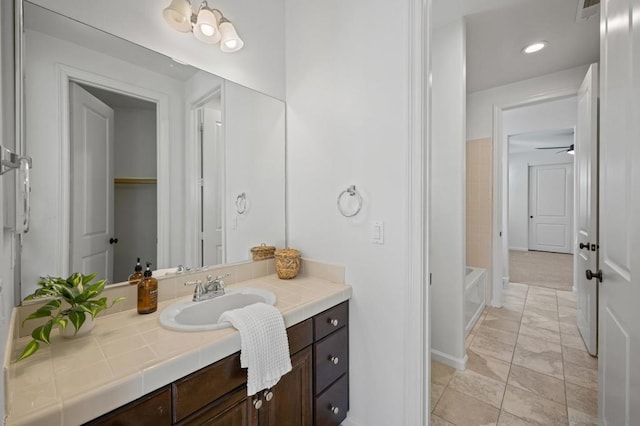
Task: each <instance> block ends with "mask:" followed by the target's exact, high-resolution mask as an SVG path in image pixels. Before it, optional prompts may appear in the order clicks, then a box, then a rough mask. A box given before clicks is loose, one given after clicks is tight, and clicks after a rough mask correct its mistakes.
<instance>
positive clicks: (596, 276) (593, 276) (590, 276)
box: [585, 269, 602, 282]
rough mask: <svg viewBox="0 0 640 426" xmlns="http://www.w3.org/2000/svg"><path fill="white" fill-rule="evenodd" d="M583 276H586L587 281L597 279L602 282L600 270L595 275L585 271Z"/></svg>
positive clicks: (589, 270)
mask: <svg viewBox="0 0 640 426" xmlns="http://www.w3.org/2000/svg"><path fill="white" fill-rule="evenodd" d="M585 275H586V276H587V279H588V280H592V279H594V278H597V279H598V281H600V282H602V269H598V272H596V273H595V274H594V273H593V272H591V269H587V270H586V271H585Z"/></svg>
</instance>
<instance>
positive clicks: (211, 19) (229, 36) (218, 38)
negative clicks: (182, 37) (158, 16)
mask: <svg viewBox="0 0 640 426" xmlns="http://www.w3.org/2000/svg"><path fill="white" fill-rule="evenodd" d="M163 16H164V18H165V20H166V21H167V23H168V24H169V25H170V26H171V27H172V28H173V29H175V30H177V31H180V32H183V33H188V32H191V33H193V35H194V36H195V37H196V38H197V39H198V40H200V41H201V42H203V43H208V44H218V43H220V50H222V51H223V52H227V53H231V52H237V51H238V50H240V49H242V47H243V46H244V42H243V41H242V39H241V38H240V37H239V36H238V33H237V32H236V30H235V28H234V26H233V24H232V23H231V21H229V20H228V19H227V18H225V16H224V15H223V14H222V12H221V11H220V9H215V8H212V7H210V6H209V3H208V2H207V0H203V1H202V2H201V3H200V6H199V8H198V10H197V12H194V10H193V5H192V2H191V0H171V4H170V5H169V6H168V7H166V8H165V9H164V10H163Z"/></svg>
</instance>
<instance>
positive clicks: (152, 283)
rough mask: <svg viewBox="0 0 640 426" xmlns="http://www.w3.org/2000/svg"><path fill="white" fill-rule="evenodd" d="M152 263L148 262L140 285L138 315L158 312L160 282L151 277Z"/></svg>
mask: <svg viewBox="0 0 640 426" xmlns="http://www.w3.org/2000/svg"><path fill="white" fill-rule="evenodd" d="M150 266H151V263H150V262H147V270H146V271H144V277H143V278H142V280H141V281H140V282H139V283H138V313H139V314H150V313H152V312H155V311H156V310H158V280H156V279H155V278H153V277H152V276H151V268H150Z"/></svg>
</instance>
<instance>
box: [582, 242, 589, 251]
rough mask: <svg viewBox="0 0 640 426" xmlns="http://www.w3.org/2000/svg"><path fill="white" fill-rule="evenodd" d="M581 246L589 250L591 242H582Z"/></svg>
mask: <svg viewBox="0 0 640 426" xmlns="http://www.w3.org/2000/svg"><path fill="white" fill-rule="evenodd" d="M580 248H581V249H587V250H589V242H586V243H580Z"/></svg>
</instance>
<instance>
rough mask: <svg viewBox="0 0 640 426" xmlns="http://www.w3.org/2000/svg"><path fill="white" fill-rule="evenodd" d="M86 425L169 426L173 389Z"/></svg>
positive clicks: (124, 407) (167, 389) (136, 402)
mask: <svg viewBox="0 0 640 426" xmlns="http://www.w3.org/2000/svg"><path fill="white" fill-rule="evenodd" d="M86 424H88V425H100V426H103V425H114V426H115V425H117V426H147V425H148V426H169V425H171V424H172V421H171V387H170V386H165V387H163V388H160V389H158V390H156V391H154V392H151V393H149V394H147V395H145V396H143V397H141V398H138V399H136V400H135V401H133V402H130V403H129V404H127V405H125V406H122V407H120V408H118V409H115V410H113V411H111V412H110V413H107V414H105V415H104V416H101V417H98V418H97V419H94V420H92V421H90V422H88V423H86Z"/></svg>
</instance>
